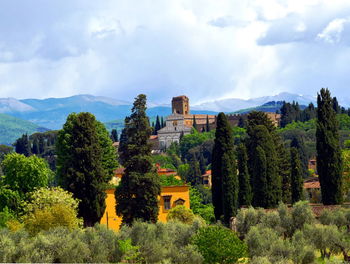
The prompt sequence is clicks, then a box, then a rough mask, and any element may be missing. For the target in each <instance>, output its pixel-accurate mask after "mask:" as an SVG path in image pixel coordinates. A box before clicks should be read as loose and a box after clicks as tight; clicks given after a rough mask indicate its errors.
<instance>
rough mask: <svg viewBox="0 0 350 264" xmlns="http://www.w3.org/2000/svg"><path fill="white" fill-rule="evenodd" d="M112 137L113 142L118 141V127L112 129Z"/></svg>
mask: <svg viewBox="0 0 350 264" xmlns="http://www.w3.org/2000/svg"><path fill="white" fill-rule="evenodd" d="M111 139H112V141H113V142H118V131H117V129H112V131H111Z"/></svg>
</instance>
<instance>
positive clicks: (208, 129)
mask: <svg viewBox="0 0 350 264" xmlns="http://www.w3.org/2000/svg"><path fill="white" fill-rule="evenodd" d="M205 130H206V131H207V132H209V131H210V124H209V115H207V123H206V128H205Z"/></svg>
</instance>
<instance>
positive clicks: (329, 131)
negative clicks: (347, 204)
mask: <svg viewBox="0 0 350 264" xmlns="http://www.w3.org/2000/svg"><path fill="white" fill-rule="evenodd" d="M332 101H333V100H332V98H331V95H330V92H329V90H328V89H324V88H322V89H321V91H320V93H319V94H318V95H317V128H316V149H317V171H318V174H319V179H320V185H321V194H322V202H323V203H324V204H326V205H328V204H340V203H341V202H342V160H341V151H340V146H339V131H338V127H339V125H338V121H337V119H336V112H335V111H334V109H333V102H332Z"/></svg>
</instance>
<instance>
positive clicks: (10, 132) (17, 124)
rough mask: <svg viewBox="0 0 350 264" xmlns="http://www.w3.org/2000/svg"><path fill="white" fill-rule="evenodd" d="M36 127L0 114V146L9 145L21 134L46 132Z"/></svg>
mask: <svg viewBox="0 0 350 264" xmlns="http://www.w3.org/2000/svg"><path fill="white" fill-rule="evenodd" d="M47 130H48V129H46V128H41V127H39V126H38V125H36V124H34V123H31V122H29V121H26V120H22V119H19V118H16V117H13V116H10V115H6V114H0V144H6V145H10V144H12V143H13V142H14V141H15V140H16V139H17V138H19V137H20V136H21V135H22V134H25V133H27V134H28V135H30V134H33V133H35V132H44V131H47Z"/></svg>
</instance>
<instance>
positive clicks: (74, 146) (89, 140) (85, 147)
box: [56, 113, 117, 226]
mask: <svg viewBox="0 0 350 264" xmlns="http://www.w3.org/2000/svg"><path fill="white" fill-rule="evenodd" d="M56 149H57V155H58V159H57V174H58V180H59V183H60V185H61V186H62V187H63V188H65V189H66V190H68V191H70V192H72V193H73V195H74V197H75V198H77V199H79V200H80V203H79V208H78V214H79V216H80V217H82V218H83V220H84V226H94V225H95V224H96V223H98V222H99V221H100V219H101V217H102V216H103V213H104V211H105V207H106V205H105V199H106V193H105V188H106V184H107V183H108V182H109V181H110V179H111V178H112V175H113V170H114V169H115V167H116V165H117V164H116V155H115V151H114V148H113V146H112V141H111V140H110V138H109V134H108V131H107V130H106V128H105V127H104V126H103V124H102V123H99V122H98V121H96V119H95V117H94V116H93V115H92V114H90V113H79V114H75V113H73V114H70V115H69V116H68V118H67V121H66V123H65V124H64V126H63V129H62V130H60V131H59V133H58V140H57V144H56ZM106 155H111V156H109V157H108V156H106Z"/></svg>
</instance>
